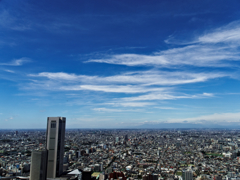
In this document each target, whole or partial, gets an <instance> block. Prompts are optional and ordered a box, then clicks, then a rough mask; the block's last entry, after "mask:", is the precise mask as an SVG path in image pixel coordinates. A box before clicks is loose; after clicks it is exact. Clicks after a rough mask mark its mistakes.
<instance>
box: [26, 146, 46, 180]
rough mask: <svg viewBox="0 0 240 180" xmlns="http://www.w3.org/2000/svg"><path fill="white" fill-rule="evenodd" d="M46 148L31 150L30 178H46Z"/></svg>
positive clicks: (42, 179) (33, 179)
mask: <svg viewBox="0 0 240 180" xmlns="http://www.w3.org/2000/svg"><path fill="white" fill-rule="evenodd" d="M46 175H47V150H43V151H32V155H31V167H30V180H46Z"/></svg>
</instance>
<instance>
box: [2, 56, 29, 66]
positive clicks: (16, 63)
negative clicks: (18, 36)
mask: <svg viewBox="0 0 240 180" xmlns="http://www.w3.org/2000/svg"><path fill="white" fill-rule="evenodd" d="M30 61H31V60H30V59H29V58H25V57H24V58H20V59H15V60H13V61H11V62H6V63H0V66H21V65H23V64H24V63H27V62H30Z"/></svg>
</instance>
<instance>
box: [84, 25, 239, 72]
mask: <svg viewBox="0 0 240 180" xmlns="http://www.w3.org/2000/svg"><path fill="white" fill-rule="evenodd" d="M239 31H240V22H239V21H237V22H234V23H231V24H229V25H227V26H225V27H222V28H218V29H215V30H213V31H212V32H209V33H206V34H204V35H202V36H198V37H196V39H195V40H194V41H190V42H185V46H184V47H177V48H172V49H168V50H163V51H159V52H156V53H153V54H150V55H142V54H117V55H112V56H107V57H104V58H101V59H90V60H88V61H86V62H97V63H109V64H120V65H127V66H159V67H167V68H176V67H179V66H183V65H187V66H197V67H226V66H229V67H230V66H233V64H231V63H232V62H234V61H239V60H240V53H239V50H238V48H239V47H240V43H239V42H240V41H239V40H240V35H239Z"/></svg>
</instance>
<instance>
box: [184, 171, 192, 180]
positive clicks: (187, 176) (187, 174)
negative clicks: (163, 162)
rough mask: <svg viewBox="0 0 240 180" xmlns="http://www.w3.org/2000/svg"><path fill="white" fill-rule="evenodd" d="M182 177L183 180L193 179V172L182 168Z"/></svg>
mask: <svg viewBox="0 0 240 180" xmlns="http://www.w3.org/2000/svg"><path fill="white" fill-rule="evenodd" d="M182 179H183V180H193V172H192V171H191V170H183V171H182Z"/></svg>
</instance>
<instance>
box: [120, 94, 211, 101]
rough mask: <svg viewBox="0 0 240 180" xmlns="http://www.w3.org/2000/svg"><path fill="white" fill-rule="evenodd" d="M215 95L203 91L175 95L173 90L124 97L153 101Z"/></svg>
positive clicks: (131, 99) (130, 99) (127, 99)
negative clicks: (201, 92) (200, 92)
mask: <svg viewBox="0 0 240 180" xmlns="http://www.w3.org/2000/svg"><path fill="white" fill-rule="evenodd" d="M213 96H214V95H213V94H211V93H203V94H195V95H191V94H184V95H175V94H174V93H173V92H162V93H149V94H145V95H140V96H132V97H126V98H122V99H123V100H125V101H152V100H170V99H198V98H206V97H213Z"/></svg>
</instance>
